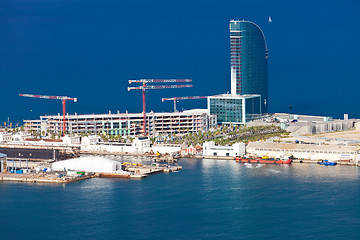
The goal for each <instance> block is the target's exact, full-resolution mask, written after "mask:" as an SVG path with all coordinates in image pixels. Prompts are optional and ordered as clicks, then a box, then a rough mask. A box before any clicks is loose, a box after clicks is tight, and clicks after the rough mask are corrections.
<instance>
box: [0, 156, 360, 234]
mask: <svg viewBox="0 0 360 240" xmlns="http://www.w3.org/2000/svg"><path fill="white" fill-rule="evenodd" d="M179 164H180V165H182V166H183V170H182V171H179V172H175V173H169V174H157V175H152V176H150V177H148V178H145V179H112V178H93V179H88V180H84V181H80V182H74V183H70V184H40V183H11V182H0V230H1V239H2V240H6V239H27V240H28V239H69V238H71V239H80V238H81V239H86V238H90V239H94V238H96V239H309V238H310V239H360V231H359V230H358V227H359V226H360V204H359V199H360V171H359V168H357V167H353V166H333V167H326V166H319V165H311V164H292V165H256V164H254V165H250V164H241V163H236V162H235V161H225V160H207V159H197V160H194V159H181V160H180V161H179Z"/></svg>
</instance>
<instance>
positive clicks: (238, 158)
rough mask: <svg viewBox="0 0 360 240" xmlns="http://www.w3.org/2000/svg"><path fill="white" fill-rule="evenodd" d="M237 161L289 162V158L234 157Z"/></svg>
mask: <svg viewBox="0 0 360 240" xmlns="http://www.w3.org/2000/svg"><path fill="white" fill-rule="evenodd" d="M235 160H236V162H239V163H261V164H290V163H291V159H290V158H283V159H280V158H268V157H236V158H235Z"/></svg>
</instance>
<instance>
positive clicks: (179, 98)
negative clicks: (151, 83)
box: [162, 96, 207, 112]
mask: <svg viewBox="0 0 360 240" xmlns="http://www.w3.org/2000/svg"><path fill="white" fill-rule="evenodd" d="M202 98H207V96H190V97H172V98H162V101H163V102H164V101H174V112H177V110H176V102H177V101H179V100H187V99H202Z"/></svg>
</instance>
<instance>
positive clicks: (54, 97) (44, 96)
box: [19, 94, 77, 136]
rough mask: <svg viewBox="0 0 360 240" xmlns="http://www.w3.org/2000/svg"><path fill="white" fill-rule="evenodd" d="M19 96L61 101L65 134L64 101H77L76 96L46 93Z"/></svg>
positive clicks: (21, 95)
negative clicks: (49, 94)
mask: <svg viewBox="0 0 360 240" xmlns="http://www.w3.org/2000/svg"><path fill="white" fill-rule="evenodd" d="M19 96H20V97H31V98H43V99H58V100H61V102H62V109H63V126H62V134H63V136H65V122H66V118H65V114H66V101H67V100H70V101H74V102H77V98H71V97H67V96H46V95H34V94H19Z"/></svg>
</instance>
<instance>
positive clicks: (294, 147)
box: [246, 142, 360, 162]
mask: <svg viewBox="0 0 360 240" xmlns="http://www.w3.org/2000/svg"><path fill="white" fill-rule="evenodd" d="M357 149H358V147H357V146H344V145H318V144H295V143H268V142H251V143H249V144H248V145H247V146H246V152H247V153H248V154H250V155H257V156H260V157H261V156H269V157H274V158H279V157H283V156H287V157H289V156H291V155H292V156H293V157H295V158H299V159H310V160H325V159H327V160H332V161H337V160H343V161H344V160H350V161H354V162H355V161H359V158H360V155H359V153H358V150H357Z"/></svg>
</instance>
